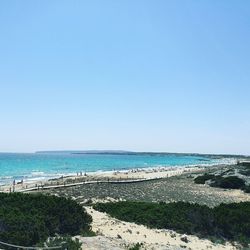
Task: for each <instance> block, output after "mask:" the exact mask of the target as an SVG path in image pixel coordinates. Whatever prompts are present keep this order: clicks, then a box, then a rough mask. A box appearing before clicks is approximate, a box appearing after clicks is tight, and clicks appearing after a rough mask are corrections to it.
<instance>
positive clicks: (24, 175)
mask: <svg viewBox="0 0 250 250" xmlns="http://www.w3.org/2000/svg"><path fill="white" fill-rule="evenodd" d="M232 161H233V159H231V158H222V157H221V158H216V157H209V156H202V155H183V154H160V153H159V154H152V153H142V154H140V153H137V154H112V153H101V154H100V153H96V154H74V153H29V154H14V153H0V185H1V184H7V183H10V182H12V181H13V180H17V181H18V180H22V179H23V180H25V181H36V180H45V179H49V178H55V177H60V176H62V175H64V176H65V175H72V174H76V173H77V172H98V171H113V170H129V169H135V168H156V167H176V166H195V165H197V166H198V165H199V166H200V165H213V164H224V163H225V164H227V163H230V162H232Z"/></svg>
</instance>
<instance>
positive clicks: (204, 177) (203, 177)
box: [194, 173, 214, 184]
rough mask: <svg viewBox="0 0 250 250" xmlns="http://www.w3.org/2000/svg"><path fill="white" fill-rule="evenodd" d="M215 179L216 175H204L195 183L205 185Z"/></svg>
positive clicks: (196, 179)
mask: <svg viewBox="0 0 250 250" xmlns="http://www.w3.org/2000/svg"><path fill="white" fill-rule="evenodd" d="M213 178H214V175H212V174H207V173H206V174H204V175H200V176H198V177H196V178H195V179H194V182H195V183H196V184H205V182H206V181H208V180H210V179H213Z"/></svg>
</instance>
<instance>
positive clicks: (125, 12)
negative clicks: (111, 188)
mask: <svg viewBox="0 0 250 250" xmlns="http://www.w3.org/2000/svg"><path fill="white" fill-rule="evenodd" d="M249 45H250V1H248V0H242V1H237V0H234V1H232V0H221V1H197V0H193V1H191V0H187V1H178V0H172V1H170V0H169V1H166V0H156V1H148V0H136V1H134V0H126V1H116V0H112V1H111V0H106V1H102V0H99V1H98V0H91V1H80V0H78V1H77V0H73V1H72V0H71V1H69V0H68V1H65V0H53V1H51V0H43V1H32V0H30V1H28V0H24V1H18V0H12V1H1V2H0V151H1V152H34V151H37V150H87V149H91V150H93V149H118V150H133V151H161V152H163V151H164V152H198V153H216V154H220V153H227V154H247V155H250V97H249V95H250V46H249Z"/></svg>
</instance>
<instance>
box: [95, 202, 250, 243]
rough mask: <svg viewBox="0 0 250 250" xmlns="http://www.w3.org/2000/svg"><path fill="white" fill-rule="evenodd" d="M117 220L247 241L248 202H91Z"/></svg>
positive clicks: (249, 224) (249, 239) (249, 236)
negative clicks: (206, 204) (208, 204)
mask: <svg viewBox="0 0 250 250" xmlns="http://www.w3.org/2000/svg"><path fill="white" fill-rule="evenodd" d="M94 208H95V209H97V210H99V211H101V212H107V213H108V214H110V215H111V216H113V217H115V218H118V219H120V220H124V221H128V222H135V223H138V224H143V225H145V226H148V227H150V228H160V229H162V228H164V229H172V230H175V231H177V232H179V233H187V234H196V235H198V236H201V237H215V238H218V239H221V240H223V239H227V240H236V241H239V242H241V243H245V242H248V243H249V242H250V216H249V214H250V202H241V203H232V204H221V205H220V206H218V207H215V208H209V207H207V206H202V205H198V204H190V203H185V202H176V203H168V204H166V203H162V202H161V203H147V202H129V201H128V202H126V201H124V202H117V203H98V204H96V205H95V206H94Z"/></svg>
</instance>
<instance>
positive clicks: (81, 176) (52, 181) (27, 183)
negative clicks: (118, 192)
mask: <svg viewBox="0 0 250 250" xmlns="http://www.w3.org/2000/svg"><path fill="white" fill-rule="evenodd" d="M235 163H236V159H232V158H230V159H225V160H224V161H222V162H221V163H210V164H199V165H185V166H159V167H145V168H144V167H143V168H136V169H128V170H125V169H123V170H112V171H96V172H84V173H83V172H78V173H75V174H73V173H71V174H69V175H59V174H58V176H57V177H55V178H47V179H46V178H42V179H38V180H29V179H28V180H23V181H15V185H14V182H13V183H10V184H4V185H2V186H0V192H30V191H36V190H40V189H42V190H43V189H51V188H63V187H71V186H78V185H84V184H93V183H101V182H102V183H107V182H113V183H131V182H138V181H148V180H156V179H163V178H168V177H172V176H176V175H182V174H183V173H193V172H200V171H204V170H205V169H209V168H213V167H223V166H227V165H232V164H235Z"/></svg>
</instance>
